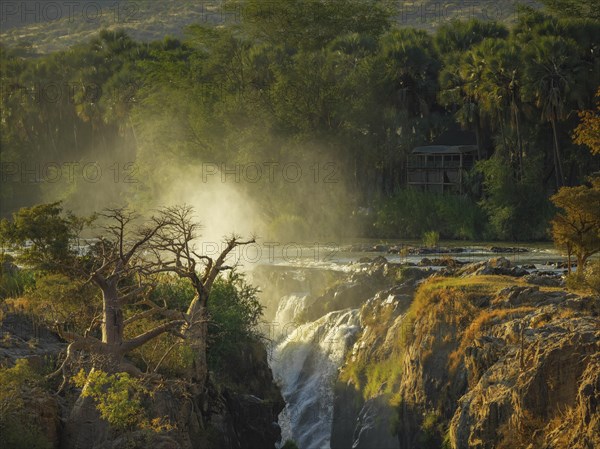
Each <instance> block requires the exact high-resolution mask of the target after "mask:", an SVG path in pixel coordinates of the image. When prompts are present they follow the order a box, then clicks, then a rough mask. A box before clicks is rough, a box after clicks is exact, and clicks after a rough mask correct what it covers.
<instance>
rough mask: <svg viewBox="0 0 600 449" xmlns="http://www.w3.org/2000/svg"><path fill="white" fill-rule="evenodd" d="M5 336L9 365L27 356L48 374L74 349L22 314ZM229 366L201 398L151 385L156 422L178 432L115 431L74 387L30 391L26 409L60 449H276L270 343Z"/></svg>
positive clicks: (242, 351)
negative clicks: (56, 392) (60, 391)
mask: <svg viewBox="0 0 600 449" xmlns="http://www.w3.org/2000/svg"><path fill="white" fill-rule="evenodd" d="M0 331H1V333H2V336H3V339H2V341H1V342H0V361H1V362H2V365H3V366H12V365H14V363H15V362H16V360H17V359H22V358H24V359H27V360H28V362H29V365H30V366H32V367H34V368H35V369H38V370H40V371H46V372H47V371H48V369H49V368H51V367H52V366H53V365H54V364H55V363H56V360H57V359H58V357H59V355H60V352H61V351H64V349H65V348H66V344H65V343H64V342H62V341H61V340H60V338H58V336H56V335H55V334H54V333H52V332H51V331H49V330H48V329H47V328H45V327H43V326H42V325H35V324H34V322H33V321H32V319H31V317H29V316H27V315H23V314H20V313H12V312H10V313H5V315H4V316H3V317H2V320H1V321H0ZM227 362H228V364H229V365H230V369H229V370H228V372H229V375H228V378H227V380H226V382H223V379H219V378H216V377H217V376H216V375H213V376H212V377H213V378H216V379H214V380H213V381H210V383H209V386H208V389H207V390H206V391H205V392H203V393H202V394H199V395H197V396H191V395H190V394H189V389H188V388H187V387H186V386H185V383H184V382H182V381H181V380H177V379H164V378H156V379H154V380H151V381H150V387H151V388H150V389H151V390H153V396H152V397H147V398H145V402H144V404H143V405H144V408H145V410H146V411H147V414H148V416H149V417H160V418H164V420H165V422H168V423H169V424H170V425H171V426H172V427H173V428H172V429H166V430H165V431H164V432H162V431H161V432H154V431H148V430H131V431H124V430H115V429H113V428H111V427H110V426H109V425H108V423H107V422H106V421H104V420H103V419H101V417H100V414H99V412H98V410H97V408H96V406H95V404H94V402H93V400H92V399H91V398H89V397H86V398H84V397H81V396H79V392H78V391H77V390H76V389H75V388H74V387H73V386H72V385H70V384H69V385H67V388H66V389H65V391H63V394H62V395H60V396H57V395H54V394H51V393H50V392H48V391H46V390H42V389H40V388H38V387H36V389H35V390H31V391H30V392H29V393H27V394H24V404H25V407H26V409H27V410H29V411H30V414H31V415H32V416H31V421H32V422H33V423H35V424H36V425H37V426H38V427H39V428H40V429H42V430H43V435H44V437H45V439H46V440H47V441H48V442H49V443H50V445H51V447H52V448H53V449H121V448H123V447H127V448H131V449H136V448H140V449H147V448H149V447H151V448H158V449H196V448H198V449H200V448H215V449H243V448H248V449H250V448H252V449H254V448H263V447H264V448H267V447H274V446H275V443H276V442H277V441H278V440H279V439H280V437H281V432H280V429H279V425H278V424H277V419H278V415H279V413H280V412H281V410H282V409H283V407H284V405H285V404H284V402H283V399H282V397H281V394H280V392H279V389H278V387H277V386H276V385H275V383H274V381H273V377H272V374H271V370H270V368H269V365H268V362H267V352H266V349H265V347H264V345H263V344H262V343H261V342H258V341H256V342H248V343H246V344H244V345H242V346H241V347H240V348H239V351H238V352H237V353H236V354H232V356H231V358H230V359H228V360H227ZM61 423H62V424H61Z"/></svg>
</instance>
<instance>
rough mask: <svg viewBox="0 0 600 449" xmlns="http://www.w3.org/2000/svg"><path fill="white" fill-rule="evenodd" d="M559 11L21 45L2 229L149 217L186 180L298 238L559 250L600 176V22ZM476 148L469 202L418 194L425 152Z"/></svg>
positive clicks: (297, 14) (278, 25)
mask: <svg viewBox="0 0 600 449" xmlns="http://www.w3.org/2000/svg"><path fill="white" fill-rule="evenodd" d="M549 3H550V6H552V5H553V4H555V3H558V4H559V7H558V8H556V9H554V10H552V9H550V10H549V11H550V12H547V11H546V10H534V9H527V8H523V9H522V10H520V12H519V15H518V18H517V20H516V23H515V24H514V25H512V26H511V27H510V28H509V27H507V26H506V25H504V24H501V23H495V22H491V21H478V20H474V19H473V20H470V21H452V22H448V23H445V24H444V25H442V26H440V27H438V29H437V30H435V32H432V33H430V32H427V31H423V30H417V29H413V28H401V27H398V26H397V25H396V24H394V22H393V21H392V18H391V14H390V11H389V10H388V9H387V3H386V2H379V1H373V2H364V1H347V2H344V5H343V7H342V6H341V4H337V3H336V2H331V3H329V2H327V3H322V2H317V1H314V2H313V1H310V2H302V4H300V3H297V2H291V3H290V2H272V3H270V6H271V7H270V8H269V9H265V8H262V7H261V3H260V2H259V1H257V0H248V1H246V2H245V3H244V8H245V9H244V12H245V14H244V18H245V20H243V21H241V22H240V23H237V24H232V25H230V26H226V27H214V26H202V25H192V26H189V27H188V28H187V29H186V31H185V36H186V37H185V38H183V39H175V38H169V37H167V38H165V39H164V40H162V41H156V42H150V43H142V42H137V41H134V40H133V39H132V38H130V37H129V36H128V35H127V34H126V33H125V32H123V31H119V30H110V31H109V30H104V31H101V32H100V33H99V35H98V36H97V37H96V38H94V39H92V40H91V41H89V42H86V43H82V44H79V45H75V46H73V47H71V48H69V49H68V50H64V51H58V52H55V53H51V54H47V55H38V54H34V53H32V51H31V49H28V48H27V47H7V46H2V47H0V51H1V56H0V58H1V64H2V71H1V76H2V97H1V98H2V99H1V101H2V105H1V109H2V120H1V121H0V126H1V133H0V134H1V150H2V180H1V181H2V190H1V195H2V196H1V204H2V210H1V213H2V215H3V216H8V215H10V214H11V213H12V212H14V211H15V210H17V209H19V208H20V207H22V206H31V205H33V204H36V203H40V202H44V201H50V200H51V201H54V200H63V201H64V204H65V206H66V207H67V208H69V209H73V210H76V211H78V212H80V213H89V212H92V211H94V210H100V209H102V208H103V207H104V206H105V205H106V204H107V202H113V203H118V204H123V203H127V204H129V205H133V206H135V207H136V208H137V209H138V210H143V209H147V208H151V207H154V206H156V200H157V198H164V197H165V195H169V194H171V193H169V190H170V187H171V186H172V184H173V183H174V181H173V179H178V178H185V187H184V190H186V191H202V190H206V189H207V187H208V185H209V184H210V182H207V181H211V180H218V183H219V184H222V185H225V184H226V185H227V186H233V188H234V189H235V191H236V195H238V194H239V195H241V196H242V197H243V198H245V199H247V203H248V204H250V205H251V207H249V209H251V210H252V212H253V214H254V215H256V216H257V218H256V219H257V220H258V221H259V222H260V223H261V224H262V225H264V228H263V233H264V234H269V235H274V236H278V237H282V236H284V235H290V234H293V235H294V237H295V238H303V237H308V236H310V237H325V236H372V237H388V238H420V237H421V236H422V234H423V233H424V232H427V231H437V232H439V233H440V235H441V236H442V237H443V238H459V239H483V238H486V239H506V240H534V239H544V238H548V237H549V234H548V229H549V224H548V223H549V219H550V218H551V217H552V216H553V215H554V210H553V208H552V205H551V203H550V201H549V197H550V196H551V195H552V194H553V193H555V192H556V191H557V189H558V188H559V187H561V186H569V185H578V184H581V183H582V182H584V181H585V177H586V176H587V175H589V174H590V173H592V172H593V171H595V170H597V169H598V168H599V160H598V156H594V155H593V154H592V153H590V151H589V148H587V147H586V146H585V145H577V144H575V143H573V138H574V136H573V133H574V130H575V128H576V127H577V125H578V124H579V123H580V115H582V114H585V113H584V112H581V111H586V110H588V111H589V110H592V111H593V110H594V108H595V103H594V101H595V100H594V95H595V93H596V90H597V87H598V82H599V80H600V56H599V55H600V42H599V41H598V39H597V36H599V35H600V23H599V22H598V21H597V20H595V19H594V18H589V14H588V12H589V11H588V10H587V9H586V7H587V6H588V5H587V3H585V2H584V3H581V5H580V6H579V7H577V4H575V6H573V3H572V2H567V3H569V4H570V5H571V6H572V8H571V9H569V8H566V9H565V8H561V7H560V2H549ZM563 3H564V2H563ZM307 11H308V12H310V14H307ZM552 11H557V12H552ZM561 11H562V13H563V15H561ZM591 113H592V114H594V113H593V112H591ZM457 135H458V136H463V137H462V138H463V139H472V140H473V142H460V143H476V144H477V146H478V154H479V156H480V161H479V162H478V163H477V164H476V166H475V168H474V169H473V170H472V171H471V172H470V173H469V175H468V176H467V177H466V179H465V180H464V184H465V186H464V187H465V188H464V191H465V192H466V193H465V194H463V195H461V196H458V195H456V196H452V195H446V196H442V195H434V194H430V193H419V192H415V191H411V190H406V188H405V186H406V162H407V155H408V154H409V153H410V152H411V151H412V149H413V148H415V147H416V146H419V145H427V144H430V143H432V142H436V143H440V139H441V140H442V143H444V142H443V139H445V138H448V136H457ZM464 136H467V137H464ZM449 143H455V142H449ZM192 168H194V169H193V170H192ZM184 172H185V173H186V174H185V175H183V174H182V173H184ZM188 173H189V174H188ZM208 178H210V179H208ZM221 181H225V182H221ZM290 199H293V201H290ZM213 200H214V199H213ZM202 202H203V204H206V203H208V202H210V196H209V197H208V198H203V200H202ZM196 207H197V206H196ZM197 208H198V207H197ZM203 208H204V206H203V207H202V208H200V209H201V210H202V209H203ZM201 218H202V217H201ZM339 223H344V225H343V226H340V225H339Z"/></svg>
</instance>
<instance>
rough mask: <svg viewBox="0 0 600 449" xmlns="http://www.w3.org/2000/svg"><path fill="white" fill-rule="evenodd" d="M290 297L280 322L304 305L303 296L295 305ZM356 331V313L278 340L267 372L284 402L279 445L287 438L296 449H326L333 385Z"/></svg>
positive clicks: (312, 324) (349, 312)
mask: <svg viewBox="0 0 600 449" xmlns="http://www.w3.org/2000/svg"><path fill="white" fill-rule="evenodd" d="M292 297H293V295H290V296H286V297H283V298H282V300H281V302H280V307H279V308H278V314H277V315H278V317H277V319H278V320H283V319H284V318H287V317H291V318H292V319H293V318H295V317H296V316H297V313H298V312H299V311H300V310H301V307H303V306H304V305H305V301H306V298H307V297H306V296H303V297H296V300H297V303H294V302H293V301H294V300H293V298H292ZM278 322H280V323H282V322H283V321H278ZM288 322H289V321H288ZM358 330H359V314H358V310H357V309H346V310H340V311H335V312H330V313H328V314H327V315H325V316H323V317H321V318H319V319H318V320H316V321H314V322H310V323H305V324H302V325H300V326H298V327H296V328H295V329H294V330H293V331H291V332H289V333H288V334H287V335H286V334H283V335H281V336H280V338H279V340H278V341H277V342H276V344H275V347H274V350H273V352H272V354H271V369H272V370H273V375H274V377H275V379H276V381H277V382H278V383H279V385H280V387H281V392H282V395H283V397H284V399H285V402H286V407H285V409H284V411H283V412H282V413H281V414H280V416H279V424H280V426H281V430H282V442H285V441H286V440H290V439H291V440H294V441H295V442H296V443H297V444H298V446H299V447H300V448H315V449H317V448H318V449H321V448H326V449H328V448H329V447H330V446H329V440H330V435H331V423H332V418H333V394H334V391H333V389H334V385H335V380H336V378H337V374H338V368H339V367H340V365H341V364H342V363H343V361H344V357H345V354H346V351H347V349H348V348H349V346H350V344H351V342H352V339H353V337H354V335H355V334H356V333H357V332H358Z"/></svg>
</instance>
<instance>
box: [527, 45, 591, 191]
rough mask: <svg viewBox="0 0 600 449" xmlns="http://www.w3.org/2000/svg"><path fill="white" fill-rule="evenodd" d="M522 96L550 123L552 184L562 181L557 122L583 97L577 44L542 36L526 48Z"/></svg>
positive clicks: (559, 184) (559, 183) (561, 183)
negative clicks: (552, 146) (552, 152)
mask: <svg viewBox="0 0 600 449" xmlns="http://www.w3.org/2000/svg"><path fill="white" fill-rule="evenodd" d="M525 54H526V58H525V61H526V66H525V78H524V84H523V97H524V99H526V100H531V101H532V102H533V103H534V104H535V106H536V107H537V108H539V110H540V113H541V119H542V120H544V121H547V122H550V124H551V126H552V137H553V144H554V170H555V175H556V187H557V188H559V187H561V186H562V185H563V184H564V174H563V169H562V161H561V156H560V145H559V141H558V129H557V128H558V122H559V121H561V120H563V119H565V118H566V117H567V115H568V112H569V108H570V107H571V105H573V106H575V105H577V106H579V105H580V104H581V102H582V99H583V98H584V96H585V92H583V88H582V86H585V84H582V83H581V82H580V79H579V78H580V76H581V74H582V73H581V72H582V68H583V66H582V62H581V59H580V58H579V56H578V48H577V44H576V43H575V42H574V41H573V40H571V39H564V38H562V37H557V36H542V37H540V38H539V39H536V40H533V41H531V42H530V43H529V44H528V47H527V49H526V53H525Z"/></svg>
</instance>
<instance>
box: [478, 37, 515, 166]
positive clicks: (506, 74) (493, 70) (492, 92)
mask: <svg viewBox="0 0 600 449" xmlns="http://www.w3.org/2000/svg"><path fill="white" fill-rule="evenodd" d="M472 53H473V54H474V55H475V56H474V58H473V59H475V60H478V61H483V63H484V65H483V67H482V72H481V73H480V74H479V76H480V79H479V81H480V82H479V84H478V86H477V90H476V91H475V92H474V95H476V96H477V98H478V100H479V102H480V104H481V108H482V110H483V111H484V112H485V113H486V114H489V115H490V116H491V118H492V119H493V120H494V121H498V123H499V124H500V128H501V133H502V136H503V141H504V143H505V145H506V137H505V134H506V132H505V130H506V129H507V128H508V127H513V128H514V130H515V131H516V136H517V154H516V160H517V164H518V174H519V177H520V176H522V174H523V140H522V136H521V125H520V121H521V120H520V110H521V104H520V103H521V101H520V86H521V79H520V78H521V76H520V60H519V57H518V52H517V51H516V49H515V46H514V45H513V44H512V43H511V42H508V41H506V40H504V39H485V40H484V41H482V42H481V44H479V45H478V46H477V47H476V48H474V49H473V50H472ZM511 153H512V152H511Z"/></svg>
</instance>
